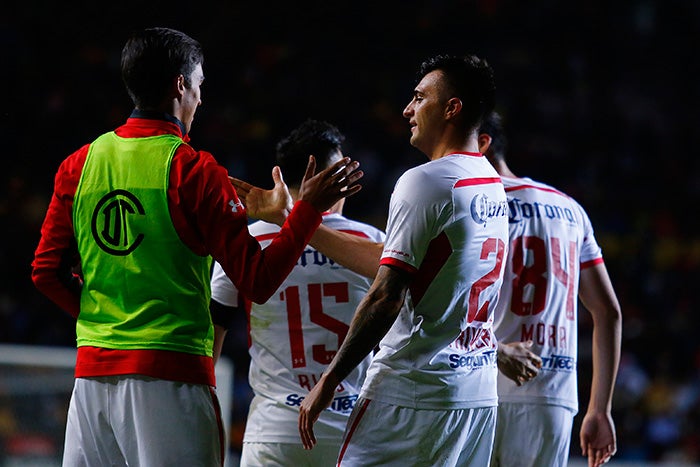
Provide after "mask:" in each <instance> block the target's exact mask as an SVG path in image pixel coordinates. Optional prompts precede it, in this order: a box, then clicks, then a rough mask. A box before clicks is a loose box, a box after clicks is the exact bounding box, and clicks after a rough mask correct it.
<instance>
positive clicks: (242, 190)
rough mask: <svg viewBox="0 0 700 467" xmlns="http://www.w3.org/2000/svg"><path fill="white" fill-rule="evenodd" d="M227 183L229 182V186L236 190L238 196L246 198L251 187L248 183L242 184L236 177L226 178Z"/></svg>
mask: <svg viewBox="0 0 700 467" xmlns="http://www.w3.org/2000/svg"><path fill="white" fill-rule="evenodd" d="M228 181H229V182H231V185H233V187H234V188H235V189H236V192H237V193H238V195H239V196H247V195H248V192H249V191H250V188H251V187H252V185H251V184H250V183H247V182H244V181H243V180H240V179H238V178H236V177H231V176H230V175H229V177H228Z"/></svg>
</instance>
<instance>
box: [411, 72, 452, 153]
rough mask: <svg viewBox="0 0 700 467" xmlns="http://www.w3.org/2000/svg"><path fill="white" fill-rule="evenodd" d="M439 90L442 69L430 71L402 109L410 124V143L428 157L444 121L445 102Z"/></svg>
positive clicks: (440, 132) (440, 87)
mask: <svg viewBox="0 0 700 467" xmlns="http://www.w3.org/2000/svg"><path fill="white" fill-rule="evenodd" d="M441 90H442V71H440V70H434V71H431V72H430V73H428V74H427V75H425V76H424V77H423V79H421V81H420V83H418V85H417V86H416V88H415V89H414V90H413V99H411V102H409V103H408V105H407V106H406V108H405V109H404V111H403V116H404V117H405V118H407V119H408V122H409V124H410V125H411V144H412V145H413V146H414V147H416V148H418V149H420V150H421V151H423V152H424V153H425V154H426V155H428V156H429V157H430V154H431V150H432V148H434V147H435V145H436V144H437V141H438V139H439V138H440V135H441V134H442V131H441V127H442V125H443V123H444V118H443V116H444V110H445V105H444V104H445V102H444V99H443V96H442V94H443V93H442V92H441Z"/></svg>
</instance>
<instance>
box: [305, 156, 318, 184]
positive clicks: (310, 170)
mask: <svg viewBox="0 0 700 467" xmlns="http://www.w3.org/2000/svg"><path fill="white" fill-rule="evenodd" d="M314 173H316V158H315V157H314V156H309V163H308V164H306V173H304V180H308V179H310V178H311V177H313V176H314Z"/></svg>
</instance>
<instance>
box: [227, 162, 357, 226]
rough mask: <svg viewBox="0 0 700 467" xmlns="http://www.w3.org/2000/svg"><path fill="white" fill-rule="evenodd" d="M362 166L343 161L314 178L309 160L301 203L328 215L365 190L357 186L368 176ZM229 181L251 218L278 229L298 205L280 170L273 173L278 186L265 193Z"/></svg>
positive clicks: (244, 183) (313, 166)
mask: <svg viewBox="0 0 700 467" xmlns="http://www.w3.org/2000/svg"><path fill="white" fill-rule="evenodd" d="M359 166H360V163H359V162H357V161H353V160H351V159H350V158H349V157H343V158H342V159H340V160H339V161H338V162H336V163H335V164H333V165H331V166H330V167H328V168H326V169H325V170H322V171H321V172H319V173H317V174H314V173H315V172H316V159H315V158H314V156H309V163H308V165H307V166H306V173H305V174H304V178H303V180H302V182H301V186H300V187H299V195H298V200H299V201H302V200H303V201H307V202H308V203H311V205H312V206H313V207H314V208H316V210H318V211H319V212H325V211H327V210H328V209H330V208H331V206H333V205H334V204H335V203H337V202H338V201H340V200H341V199H343V198H347V197H348V196H352V195H354V194H355V193H357V192H358V191H360V190H361V189H362V185H358V184H357V181H358V180H360V179H361V178H362V177H363V176H364V173H363V172H362V171H361V170H358V167H359ZM229 180H230V181H231V184H232V185H233V187H234V188H235V189H236V192H237V193H238V196H239V198H240V199H241V201H242V202H243V204H244V205H245V207H246V210H247V212H248V216H249V217H253V218H255V219H260V220H264V221H266V222H271V223H274V224H277V225H282V224H283V223H284V221H285V220H286V219H287V216H288V215H289V212H290V211H291V210H292V207H293V205H294V201H293V200H292V196H291V195H290V194H289V189H288V188H287V185H286V184H285V183H284V179H283V177H282V171H281V170H280V168H279V167H278V166H275V167H274V168H273V169H272V180H273V182H274V184H275V186H274V187H273V188H272V189H271V190H263V189H262V188H259V187H256V186H254V185H251V184H250V183H247V182H245V181H243V180H240V179H238V178H235V177H229Z"/></svg>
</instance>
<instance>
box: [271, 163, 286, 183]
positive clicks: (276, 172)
mask: <svg viewBox="0 0 700 467" xmlns="http://www.w3.org/2000/svg"><path fill="white" fill-rule="evenodd" d="M272 181H273V182H274V183H275V185H279V184H281V183H284V177H283V176H282V169H280V167H279V165H276V166H274V167H273V168H272Z"/></svg>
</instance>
